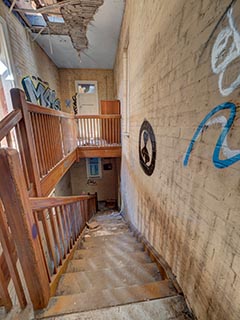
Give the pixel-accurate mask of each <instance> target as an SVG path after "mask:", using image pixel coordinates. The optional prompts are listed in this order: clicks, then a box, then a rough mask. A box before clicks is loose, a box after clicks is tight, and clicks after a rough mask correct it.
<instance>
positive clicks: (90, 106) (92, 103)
mask: <svg viewBox="0 0 240 320" xmlns="http://www.w3.org/2000/svg"><path fill="white" fill-rule="evenodd" d="M75 85H76V92H77V107H78V113H79V114H86V115H88V114H89V115H90V114H92V115H93V114H99V107H98V88H97V81H84V80H81V81H80V80H78V81H75Z"/></svg>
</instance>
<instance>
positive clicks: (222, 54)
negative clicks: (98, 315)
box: [211, 8, 240, 96]
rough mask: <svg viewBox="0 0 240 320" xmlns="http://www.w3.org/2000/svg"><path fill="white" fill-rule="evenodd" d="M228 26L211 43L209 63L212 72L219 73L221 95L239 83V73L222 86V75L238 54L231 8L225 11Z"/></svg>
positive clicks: (239, 40) (238, 36)
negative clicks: (229, 82) (230, 81)
mask: <svg viewBox="0 0 240 320" xmlns="http://www.w3.org/2000/svg"><path fill="white" fill-rule="evenodd" d="M227 17H228V22H229V26H228V27H226V28H224V29H223V30H222V31H221V32H220V33H219V35H218V36H217V39H216V41H215V43H214V45H213V48H212V57H211V65H212V70H213V72H214V73H216V74H219V78H218V87H219V91H220V93H221V94H222V95H223V96H228V95H229V94H230V93H232V92H233V91H234V90H235V89H236V88H237V87H238V86H239V85H240V74H239V75H238V77H237V78H236V79H235V80H234V81H233V82H232V83H231V84H230V85H229V86H228V87H227V88H223V77H224V74H225V71H226V69H227V67H228V66H229V64H230V63H231V62H232V61H233V60H235V59H236V58H238V57H239V56H240V34H239V32H238V31H237V29H236V28H235V26H234V21H233V16H232V8H231V9H230V10H229V11H228V13H227Z"/></svg>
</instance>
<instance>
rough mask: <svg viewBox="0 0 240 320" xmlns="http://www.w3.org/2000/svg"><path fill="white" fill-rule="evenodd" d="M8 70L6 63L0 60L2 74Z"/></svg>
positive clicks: (0, 72) (0, 73)
mask: <svg viewBox="0 0 240 320" xmlns="http://www.w3.org/2000/svg"><path fill="white" fill-rule="evenodd" d="M5 71H7V67H6V66H5V64H4V63H3V62H2V61H1V60H0V76H1V75H3V74H4V72H5Z"/></svg>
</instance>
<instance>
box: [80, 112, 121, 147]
mask: <svg viewBox="0 0 240 320" xmlns="http://www.w3.org/2000/svg"><path fill="white" fill-rule="evenodd" d="M76 119H77V123H78V146H80V147H84V146H88V147H95V146H98V147H104V146H108V147H109V146H120V145H121V136H120V128H121V116H120V115H119V114H111V115H108V114H103V115H77V116H76Z"/></svg>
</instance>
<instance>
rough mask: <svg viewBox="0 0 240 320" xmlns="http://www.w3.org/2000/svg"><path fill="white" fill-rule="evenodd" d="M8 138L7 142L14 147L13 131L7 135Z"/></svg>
mask: <svg viewBox="0 0 240 320" xmlns="http://www.w3.org/2000/svg"><path fill="white" fill-rule="evenodd" d="M6 139H7V144H8V146H9V147H10V148H13V147H14V146H13V141H12V135H11V132H9V133H8V134H7V135H6Z"/></svg>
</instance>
